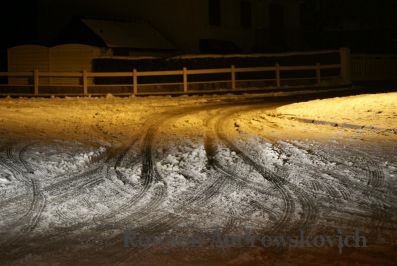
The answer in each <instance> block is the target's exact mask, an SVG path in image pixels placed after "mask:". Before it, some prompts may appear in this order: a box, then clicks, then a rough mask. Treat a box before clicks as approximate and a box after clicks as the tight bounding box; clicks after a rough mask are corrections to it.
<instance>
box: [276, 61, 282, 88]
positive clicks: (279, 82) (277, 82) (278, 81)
mask: <svg viewBox="0 0 397 266" xmlns="http://www.w3.org/2000/svg"><path fill="white" fill-rule="evenodd" d="M280 79H281V78H280V64H279V63H276V84H277V88H280V87H281V80H280Z"/></svg>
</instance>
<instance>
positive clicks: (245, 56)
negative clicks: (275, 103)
mask: <svg viewBox="0 0 397 266" xmlns="http://www.w3.org/2000/svg"><path fill="white" fill-rule="evenodd" d="M332 53H339V50H322V51H307V52H284V53H256V54H185V55H178V56H174V57H171V58H170V59H193V58H235V57H239V58H240V57H241V58H255V57H282V56H285V57H287V56H294V55H302V56H304V55H321V54H332Z"/></svg>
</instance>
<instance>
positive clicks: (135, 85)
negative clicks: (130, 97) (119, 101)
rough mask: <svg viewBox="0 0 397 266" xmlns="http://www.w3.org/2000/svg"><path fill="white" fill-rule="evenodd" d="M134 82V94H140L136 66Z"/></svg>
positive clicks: (133, 71) (133, 75)
mask: <svg viewBox="0 0 397 266" xmlns="http://www.w3.org/2000/svg"><path fill="white" fill-rule="evenodd" d="M132 82H133V85H132V86H133V93H134V95H137V94H138V75H137V73H136V68H134V69H133V70H132Z"/></svg>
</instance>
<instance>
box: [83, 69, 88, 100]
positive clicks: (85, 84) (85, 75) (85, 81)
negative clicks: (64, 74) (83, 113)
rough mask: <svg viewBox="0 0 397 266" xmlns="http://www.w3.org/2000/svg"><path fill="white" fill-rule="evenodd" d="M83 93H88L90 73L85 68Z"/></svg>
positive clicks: (85, 94)
mask: <svg viewBox="0 0 397 266" xmlns="http://www.w3.org/2000/svg"><path fill="white" fill-rule="evenodd" d="M83 93H84V96H87V95H88V74H87V71H86V70H83Z"/></svg>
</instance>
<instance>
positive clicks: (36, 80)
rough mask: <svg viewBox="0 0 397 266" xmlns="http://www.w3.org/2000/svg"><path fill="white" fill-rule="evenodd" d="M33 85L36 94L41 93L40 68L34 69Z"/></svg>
mask: <svg viewBox="0 0 397 266" xmlns="http://www.w3.org/2000/svg"><path fill="white" fill-rule="evenodd" d="M33 87H34V95H36V96H37V95H39V70H38V69H35V70H34V71H33Z"/></svg>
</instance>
